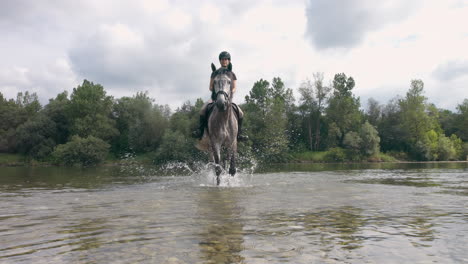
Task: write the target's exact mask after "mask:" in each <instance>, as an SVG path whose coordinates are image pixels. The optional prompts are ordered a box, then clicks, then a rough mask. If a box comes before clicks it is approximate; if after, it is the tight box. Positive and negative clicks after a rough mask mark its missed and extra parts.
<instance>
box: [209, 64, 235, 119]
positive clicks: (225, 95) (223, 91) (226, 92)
mask: <svg viewBox="0 0 468 264" xmlns="http://www.w3.org/2000/svg"><path fill="white" fill-rule="evenodd" d="M231 85H232V80H231V78H229V76H228V75H227V74H226V73H219V74H217V75H216V76H215V78H214V80H213V89H214V92H215V94H216V101H215V102H216V106H217V107H218V109H219V110H220V111H221V112H224V111H225V110H226V109H228V106H229V104H230V103H231Z"/></svg>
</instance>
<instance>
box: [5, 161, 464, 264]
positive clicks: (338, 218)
mask: <svg viewBox="0 0 468 264" xmlns="http://www.w3.org/2000/svg"><path fill="white" fill-rule="evenodd" d="M187 170H188V171H189V172H188V173H187V171H185V172H181V173H179V172H178V171H177V170H176V169H174V170H172V169H169V173H167V172H168V171H166V173H161V172H160V171H157V170H155V169H152V168H143V167H138V166H135V167H131V166H130V167H107V168H91V169H77V168H71V169H70V168H68V169H67V168H22V167H20V168H9V167H6V168H5V167H4V168H0V237H1V240H0V263H463V262H464V263H467V262H468V252H467V250H466V245H467V244H468V206H467V205H468V203H467V202H468V169H467V164H466V163H456V164H400V165H388V164H377V165H373V164H371V165H329V164H328V165H323V164H322V165H294V166H291V165H282V166H279V165H278V166H273V167H269V168H268V169H267V170H264V171H263V172H262V173H255V174H250V173H247V172H244V173H241V174H240V175H239V176H238V177H236V178H234V179H232V178H229V177H228V176H226V178H224V179H223V186H222V187H216V186H214V179H213V174H212V172H211V171H208V170H205V169H204V168H201V169H199V170H197V171H196V172H193V171H192V172H191V171H190V170H189V169H187ZM171 171H172V172H173V173H170V172H171ZM176 171H177V172H176Z"/></svg>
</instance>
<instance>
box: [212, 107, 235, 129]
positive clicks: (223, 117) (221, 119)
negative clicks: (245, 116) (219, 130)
mask: <svg viewBox="0 0 468 264" xmlns="http://www.w3.org/2000/svg"><path fill="white" fill-rule="evenodd" d="M216 111H217V114H216V121H217V123H218V124H220V125H226V126H227V125H228V124H229V122H230V120H231V116H232V114H233V112H232V111H233V110H232V105H231V104H229V105H228V108H227V109H226V111H224V112H221V111H219V110H218V109H216Z"/></svg>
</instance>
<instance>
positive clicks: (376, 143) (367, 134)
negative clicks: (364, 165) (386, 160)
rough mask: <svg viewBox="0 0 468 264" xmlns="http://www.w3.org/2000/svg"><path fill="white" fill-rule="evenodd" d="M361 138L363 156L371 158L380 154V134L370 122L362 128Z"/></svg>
mask: <svg viewBox="0 0 468 264" xmlns="http://www.w3.org/2000/svg"><path fill="white" fill-rule="evenodd" d="M359 136H360V138H361V146H360V150H361V154H363V155H365V156H366V157H369V156H372V155H376V154H378V153H379V152H380V137H379V133H378V131H377V129H375V127H374V126H373V125H371V124H370V123H369V122H368V121H366V122H365V123H364V124H363V125H362V126H361V129H360V131H359Z"/></svg>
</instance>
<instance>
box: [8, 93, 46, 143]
mask: <svg viewBox="0 0 468 264" xmlns="http://www.w3.org/2000/svg"><path fill="white" fill-rule="evenodd" d="M40 110H41V104H40V103H39V100H38V97H37V94H36V93H32V94H30V93H29V92H28V91H26V92H25V93H24V94H23V93H22V92H20V93H18V94H17V96H16V100H13V99H10V100H7V99H6V98H4V97H3V94H1V93H0V152H15V151H16V147H17V133H16V129H17V128H18V127H19V126H20V125H21V124H24V123H25V122H26V121H28V120H29V119H33V118H34V117H35V116H36V115H37V113H38V112H39V111H40Z"/></svg>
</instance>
